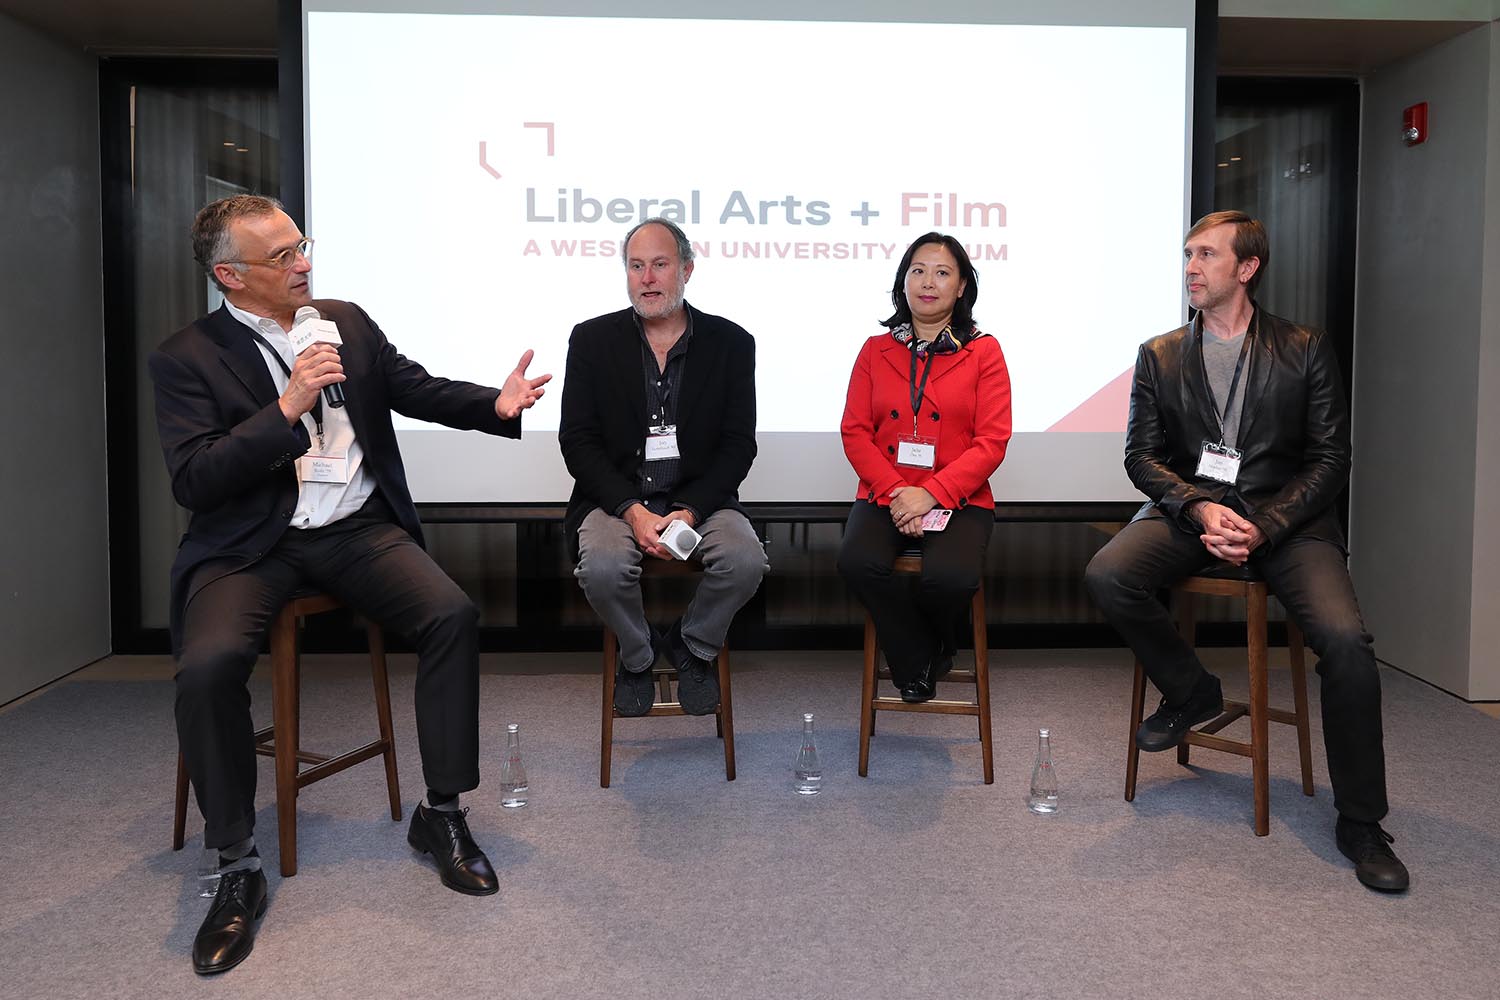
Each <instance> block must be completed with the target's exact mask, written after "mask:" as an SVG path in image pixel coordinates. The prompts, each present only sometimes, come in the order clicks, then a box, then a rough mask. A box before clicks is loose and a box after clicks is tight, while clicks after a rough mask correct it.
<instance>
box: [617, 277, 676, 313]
mask: <svg viewBox="0 0 1500 1000" xmlns="http://www.w3.org/2000/svg"><path fill="white" fill-rule="evenodd" d="M686 289H687V282H686V281H685V280H679V281H678V282H677V283H676V285H675V286H674V287H673V288H672V290H671V291H664V292H663V293H662V295H661V298H658V299H646V298H644V296H642V295H637V296H636V297H635V298H633V299H631V300H630V304H631V305H632V306H634V307H635V312H636V315H637V316H639V317H641V319H662V318H663V317H665V316H670V315H672V314H673V313H675V312H676V311H677V310H679V309H681V308H682V299H683V292H684V291H685V290H686Z"/></svg>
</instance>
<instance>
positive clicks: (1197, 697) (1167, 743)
mask: <svg viewBox="0 0 1500 1000" xmlns="http://www.w3.org/2000/svg"><path fill="white" fill-rule="evenodd" d="M1223 711H1224V689H1223V688H1222V687H1221V686H1220V685H1219V679H1218V678H1217V677H1215V676H1214V675H1213V674H1210V673H1204V675H1203V677H1202V678H1200V679H1199V681H1198V685H1197V686H1196V687H1194V688H1193V693H1192V694H1190V695H1189V696H1188V700H1187V701H1185V702H1183V703H1182V704H1181V705H1176V706H1172V705H1168V704H1167V699H1165V698H1163V699H1162V700H1161V704H1160V705H1159V706H1157V709H1156V711H1154V712H1152V713H1151V715H1150V716H1149V717H1148V718H1147V719H1146V721H1144V722H1142V723H1141V728H1139V729H1137V730H1136V731H1135V745H1136V746H1137V747H1139V748H1140V749H1142V750H1145V751H1146V752H1148V753H1155V752H1156V751H1158V750H1170V749H1172V748H1173V747H1175V746H1176V745H1177V744H1179V743H1181V742H1182V738H1183V737H1184V736H1186V735H1187V731H1188V730H1189V729H1191V728H1193V727H1194V726H1196V725H1197V724H1198V723H1200V722H1207V721H1208V720H1209V719H1212V718H1215V717H1216V716H1218V715H1219V713H1221V712H1223Z"/></svg>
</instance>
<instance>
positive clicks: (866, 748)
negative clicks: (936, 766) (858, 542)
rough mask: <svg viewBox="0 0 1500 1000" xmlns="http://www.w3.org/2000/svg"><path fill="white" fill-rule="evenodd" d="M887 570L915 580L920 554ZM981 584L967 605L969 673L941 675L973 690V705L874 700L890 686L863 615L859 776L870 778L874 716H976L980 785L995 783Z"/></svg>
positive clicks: (899, 559)
mask: <svg viewBox="0 0 1500 1000" xmlns="http://www.w3.org/2000/svg"><path fill="white" fill-rule="evenodd" d="M891 570H892V572H894V573H901V574H920V573H921V572H922V554H921V553H920V552H917V551H911V550H908V551H906V552H903V553H902V554H901V555H899V556H897V557H896V561H895V563H893V564H892V566H891ZM984 607H985V605H984V578H983V576H981V577H980V580H979V589H978V590H976V591H974V599H973V601H972V602H970V614H971V615H972V617H973V620H974V669H973V670H951V671H949V672H948V673H947V674H946V675H944V677H943V680H945V681H960V682H967V683H971V684H973V685H974V686H975V698H974V701H973V702H967V701H942V700H939V699H937V698H934V699H932V700H931V701H925V702H922V703H921V704H918V705H911V704H908V703H906V702H904V701H902V700H901V699H900V698H882V697H880V696H879V695H878V693H877V691H878V684H877V680H878V679H885V680H889V679H890V676H891V672H890V670H889V669H885V668H881V669H879V670H878V671H877V669H876V667H877V665H878V664H879V662H880V641H879V639H878V638H877V637H876V634H875V620H874V619H873V618H871V617H870V613H869V612H868V611H867V612H865V672H864V685H863V688H862V693H861V695H860V713H859V776H860V777H861V778H866V777H869V771H870V737H871V736H873V735H875V713H876V712H936V713H938V714H940V715H976V716H978V717H979V744H980V746H981V748H982V749H983V754H984V783H985V784H986V785H993V784H994V783H995V754H994V747H993V745H992V741H991V738H990V656H989V639H988V635H987V632H986V624H985V610H984Z"/></svg>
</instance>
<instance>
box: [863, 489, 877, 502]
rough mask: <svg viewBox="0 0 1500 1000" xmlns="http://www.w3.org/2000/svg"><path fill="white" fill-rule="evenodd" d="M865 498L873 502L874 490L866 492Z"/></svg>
mask: <svg viewBox="0 0 1500 1000" xmlns="http://www.w3.org/2000/svg"><path fill="white" fill-rule="evenodd" d="M865 499H867V500H869V501H871V502H872V503H873V502H874V500H875V491H874V490H871V491H870V492H869V493H868V494H866V496H865Z"/></svg>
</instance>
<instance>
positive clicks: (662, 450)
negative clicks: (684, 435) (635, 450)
mask: <svg viewBox="0 0 1500 1000" xmlns="http://www.w3.org/2000/svg"><path fill="white" fill-rule="evenodd" d="M681 457H682V454H681V452H679V451H678V450H677V425H676V424H663V425H661V426H659V427H653V428H651V429H650V431H649V432H648V433H647V434H646V461H648V462H655V461H657V460H658V459H663V458H681Z"/></svg>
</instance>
